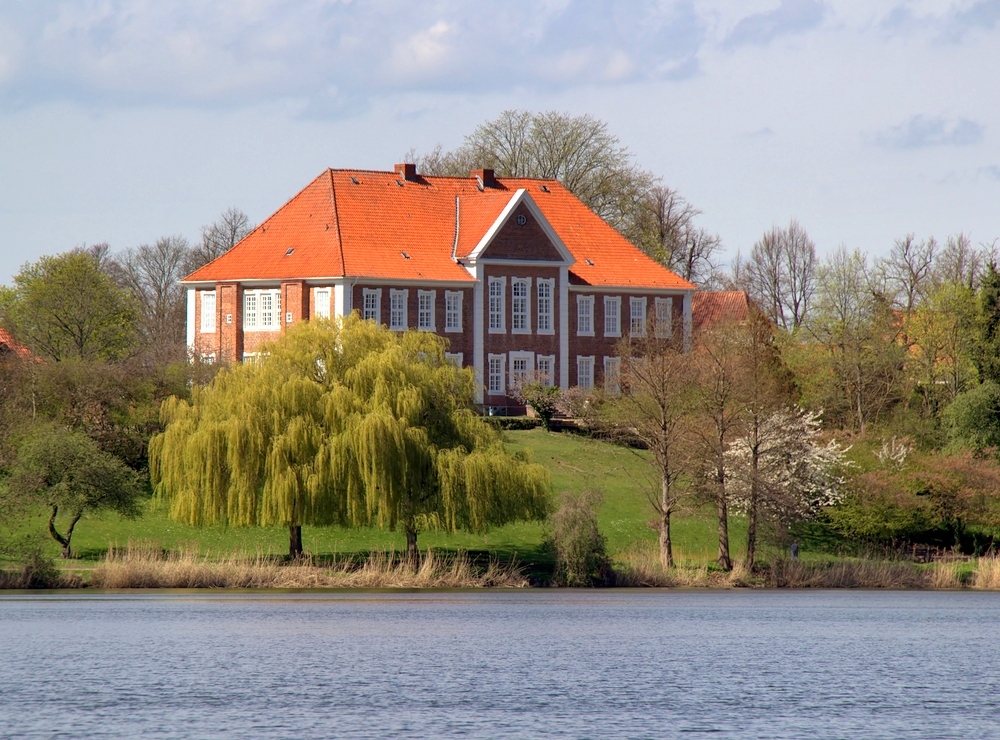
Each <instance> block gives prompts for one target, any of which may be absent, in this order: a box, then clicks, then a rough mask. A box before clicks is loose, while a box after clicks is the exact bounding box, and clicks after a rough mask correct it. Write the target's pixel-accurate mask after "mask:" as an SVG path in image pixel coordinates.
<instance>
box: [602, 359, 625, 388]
mask: <svg viewBox="0 0 1000 740" xmlns="http://www.w3.org/2000/svg"><path fill="white" fill-rule="evenodd" d="M621 374H622V358H620V357H605V358H604V390H605V391H607V392H608V393H615V394H617V393H619V392H620V391H621Z"/></svg>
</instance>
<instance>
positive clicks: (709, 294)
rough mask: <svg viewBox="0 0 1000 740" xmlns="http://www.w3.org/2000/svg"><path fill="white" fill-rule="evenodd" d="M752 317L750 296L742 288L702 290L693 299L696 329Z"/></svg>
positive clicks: (692, 320)
mask: <svg viewBox="0 0 1000 740" xmlns="http://www.w3.org/2000/svg"><path fill="white" fill-rule="evenodd" d="M748 318H750V297H749V296H748V295H747V294H746V293H745V292H744V291H742V290H719V291H710V290H709V291H700V292H698V293H695V294H694V297H693V298H692V300H691V323H692V324H693V327H694V330H695V331H696V332H697V331H705V330H707V329H711V328H713V327H715V326H717V325H718V324H720V323H722V322H724V321H745V320H746V319H748Z"/></svg>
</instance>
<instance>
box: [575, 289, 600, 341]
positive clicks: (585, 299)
mask: <svg viewBox="0 0 1000 740" xmlns="http://www.w3.org/2000/svg"><path fill="white" fill-rule="evenodd" d="M585 303H587V304H590V317H589V318H590V330H589V331H580V306H581V305H582V304H585ZM596 303H597V301H596V300H595V299H594V296H593V294H590V293H588V294H586V295H583V294H579V293H578V294H577V296H576V335H577V336H578V337H592V336H594V323H595V322H594V307H595V305H596Z"/></svg>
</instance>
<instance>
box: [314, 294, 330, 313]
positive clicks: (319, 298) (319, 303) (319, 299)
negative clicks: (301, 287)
mask: <svg viewBox="0 0 1000 740" xmlns="http://www.w3.org/2000/svg"><path fill="white" fill-rule="evenodd" d="M313 301H314V303H315V308H314V309H313V315H314V316H315V317H316V318H317V319H328V318H330V289H329V288H316V292H315V293H314V294H313Z"/></svg>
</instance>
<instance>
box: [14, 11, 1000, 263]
mask: <svg viewBox="0 0 1000 740" xmlns="http://www.w3.org/2000/svg"><path fill="white" fill-rule="evenodd" d="M998 77H1000V0H963V1H961V2H957V1H956V2H948V1H947V0H938V1H937V2H922V1H919V0H914V1H911V2H907V1H906V0H885V1H882V0H867V1H861V0H859V1H857V2H832V1H831V2H822V1H821V0H706V1H705V2H697V1H692V2H674V1H672V0H633V1H630V2H623V1H618V2H611V0H606V1H604V2H600V1H598V0H479V1H477V2H468V1H467V0H422V1H421V2H413V0H368V1H366V2H361V1H353V0H301V1H299V2H293V1H292V0H227V1H226V2H211V1H210V0H197V1H188V0H172V1H171V2H157V1H156V0H72V1H65V2H63V1H60V0H47V1H46V2H37V1H36V0H0V283H5V282H9V280H10V277H11V276H12V275H13V274H14V273H15V272H16V271H17V270H18V268H19V266H20V265H21V264H23V263H24V262H26V261H33V260H35V259H37V258H38V257H39V256H41V255H43V254H53V253H57V252H61V251H64V250H66V249H69V248H72V247H73V246H76V245H81V244H92V243H95V242H100V241H107V242H109V243H110V244H111V246H112V248H114V249H121V248H124V247H129V246H135V245H138V244H141V243H144V242H151V241H154V240H155V239H157V238H158V237H160V236H164V235H170V234H181V235H184V236H186V237H188V238H189V239H191V240H195V239H197V238H198V236H199V229H200V227H201V226H202V225H203V224H205V223H208V222H210V221H212V220H214V219H215V218H216V217H217V216H218V214H219V213H221V212H222V211H223V210H224V209H225V208H227V207H229V206H236V207H239V208H242V209H243V210H244V211H246V212H247V213H248V214H249V215H250V217H251V219H252V220H253V221H255V222H259V221H260V220H262V219H264V218H266V217H267V216H268V215H270V214H271V213H272V212H273V211H274V210H276V209H277V208H278V207H279V206H280V205H281V204H282V203H284V202H285V201H286V200H287V199H288V198H289V197H291V196H292V195H293V194H294V193H295V192H297V191H298V190H299V189H300V188H301V187H303V186H304V185H305V184H306V183H308V182H309V181H310V180H311V179H312V178H313V177H315V176H316V175H317V174H319V172H320V171H322V170H323V169H324V168H326V167H358V168H369V169H388V168H390V167H391V166H392V165H393V164H394V163H395V162H396V161H399V159H400V158H401V156H402V155H403V154H404V153H405V152H406V151H407V150H409V149H410V148H411V147H415V148H416V149H417V150H418V151H426V150H429V149H431V148H433V147H434V146H435V145H436V144H441V145H443V146H444V147H445V148H452V147H454V146H457V145H458V144H460V143H461V141H462V136H463V135H464V134H465V133H467V132H469V131H471V130H472V129H473V128H474V127H475V126H476V124H478V123H480V122H482V121H484V120H487V119H490V118H493V117H494V116H496V115H497V114H498V113H499V112H500V111H502V110H504V109H506V108H527V109H532V110H549V109H554V110H559V111H564V112H568V113H571V114H582V113H589V114H591V115H593V116H595V117H598V118H601V119H603V120H605V121H607V122H608V124H609V127H610V129H611V130H612V131H613V132H614V133H616V134H617V135H618V136H619V137H620V138H621V140H622V142H623V143H624V144H626V145H627V146H628V147H629V148H630V149H631V151H632V152H633V153H634V154H635V156H636V161H637V162H638V163H639V164H640V165H641V166H643V167H645V168H647V169H650V170H652V171H654V172H655V173H657V174H658V175H660V176H661V177H662V178H663V182H664V183H665V184H667V185H669V186H671V187H674V188H676V189H678V190H679V191H680V192H681V193H682V194H683V195H684V196H685V197H687V198H688V200H690V201H691V202H692V203H694V204H695V205H696V206H697V207H698V208H700V209H701V210H702V211H703V215H702V216H701V217H700V222H701V225H702V226H704V227H706V228H708V229H710V230H712V231H717V232H718V233H719V234H720V235H721V236H722V239H723V242H724V244H725V246H726V247H727V249H728V251H729V252H730V253H731V254H732V253H735V252H736V250H737V249H740V250H743V251H744V252H746V251H748V250H749V249H750V247H751V246H752V244H753V242H754V240H756V239H757V238H758V237H759V236H760V235H761V234H762V233H763V232H764V231H765V230H766V229H768V228H770V226H771V225H772V224H775V223H777V224H786V223H787V222H788V221H789V219H791V218H797V219H798V220H799V221H800V222H801V223H802V224H803V226H805V228H806V229H807V230H808V231H809V233H810V234H811V235H812V237H813V239H814V240H815V241H816V243H817V246H818V247H819V249H820V251H821V252H827V251H829V250H832V249H833V248H835V247H837V246H838V245H840V244H845V245H847V246H848V247H852V248H853V247H859V248H861V249H863V250H866V251H868V252H871V253H873V254H880V253H884V252H885V251H886V250H887V249H888V247H889V246H890V245H891V243H892V241H893V239H895V238H896V237H899V236H902V235H904V234H906V233H908V232H913V233H915V234H916V235H917V236H918V237H920V238H925V237H927V236H930V235H935V236H937V237H938V238H939V239H943V238H944V237H945V236H947V235H948V234H951V233H955V232H957V231H960V230H964V231H965V232H966V233H969V234H970V235H971V237H972V239H973V241H974V242H987V243H988V242H991V241H993V239H995V238H997V237H1000V208H998V205H1000V135H998V130H997V127H998V125H1000V123H998V122H1000V84H998V83H1000V79H998Z"/></svg>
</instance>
